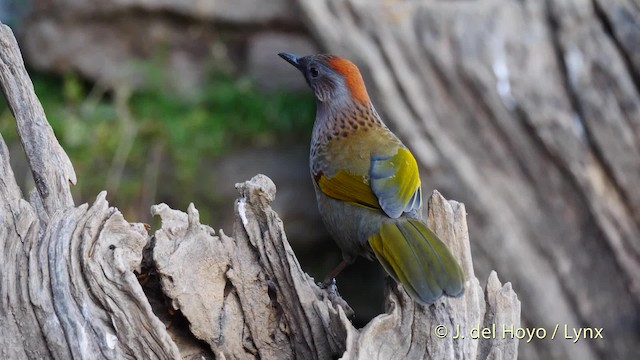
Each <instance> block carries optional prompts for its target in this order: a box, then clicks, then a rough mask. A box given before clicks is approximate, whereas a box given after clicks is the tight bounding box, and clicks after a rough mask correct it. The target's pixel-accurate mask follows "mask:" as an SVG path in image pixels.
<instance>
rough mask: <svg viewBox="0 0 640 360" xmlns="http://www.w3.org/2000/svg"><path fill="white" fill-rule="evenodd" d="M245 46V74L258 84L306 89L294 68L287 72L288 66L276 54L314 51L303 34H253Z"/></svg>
mask: <svg viewBox="0 0 640 360" xmlns="http://www.w3.org/2000/svg"><path fill="white" fill-rule="evenodd" d="M248 48H249V55H248V62H249V65H248V67H249V74H251V76H252V77H253V79H255V80H256V83H257V84H258V86H260V87H262V88H264V89H268V90H272V89H279V88H288V89H298V90H303V89H304V90H306V89H307V84H306V83H305V81H304V78H303V77H302V76H300V74H299V73H298V72H297V71H291V66H290V65H289V64H287V63H285V62H284V61H282V59H281V58H280V57H279V56H276V54H277V53H279V52H283V51H287V52H292V53H295V54H300V55H307V54H315V53H317V52H318V49H317V47H316V46H314V44H313V43H312V42H311V41H309V38H308V37H307V36H304V35H300V34H285V33H275V32H268V33H262V34H257V35H255V36H253V37H252V38H251V40H250V41H249V46H248Z"/></svg>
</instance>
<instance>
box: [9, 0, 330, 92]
mask: <svg viewBox="0 0 640 360" xmlns="http://www.w3.org/2000/svg"><path fill="white" fill-rule="evenodd" d="M295 9H296V7H295V5H294V4H293V2H292V1H290V0H277V1H269V2H258V1H257V0H234V1H231V0H226V1H178V2H173V1H168V0H118V1H115V0H107V1H101V2H92V1H81V0H34V1H33V7H32V10H31V12H30V13H29V14H28V18H27V20H26V21H24V22H22V23H21V25H20V27H19V30H20V31H19V34H20V35H21V36H20V43H21V47H22V49H23V52H24V56H25V60H26V61H27V63H28V64H29V65H31V66H33V67H34V68H36V69H38V70H42V71H49V72H56V73H65V72H69V71H74V72H78V73H80V74H81V75H82V76H83V77H85V78H87V79H89V80H92V81H98V82H100V83H101V84H102V85H104V86H106V87H107V88H113V87H116V86H122V85H127V86H134V87H135V86H140V85H141V84H143V83H147V82H152V83H153V84H154V85H156V83H157V82H158V81H161V84H169V85H170V86H171V88H172V89H174V90H175V91H176V92H177V93H179V94H182V95H187V96H189V95H192V94H193V93H196V92H197V91H198V89H199V88H200V86H201V85H202V84H203V82H204V81H205V80H206V79H207V74H208V72H209V71H210V70H211V69H213V68H224V69H227V68H228V67H229V65H231V66H232V68H231V69H229V70H232V71H236V72H237V73H239V74H245V73H250V74H252V75H253V76H254V77H255V78H256V79H257V80H258V82H259V84H260V85H261V86H264V87H265V88H267V89H274V88H276V87H278V86H285V87H293V88H300V87H302V86H303V83H302V81H301V79H300V78H299V76H296V75H297V74H295V73H292V72H291V71H285V69H286V67H285V66H282V64H279V65H276V63H277V62H280V59H278V57H277V56H276V54H277V53H278V52H279V51H283V50H289V51H299V52H302V53H307V52H316V51H317V50H316V48H317V47H316V46H315V43H314V41H313V40H312V39H311V38H310V37H309V36H308V35H307V32H306V30H305V29H304V28H303V26H302V24H301V23H300V18H299V17H297V16H295V13H296V11H295ZM287 70H288V69H287ZM273 74H275V75H276V76H273ZM267 77H270V78H271V80H273V81H269V80H268V78H267Z"/></svg>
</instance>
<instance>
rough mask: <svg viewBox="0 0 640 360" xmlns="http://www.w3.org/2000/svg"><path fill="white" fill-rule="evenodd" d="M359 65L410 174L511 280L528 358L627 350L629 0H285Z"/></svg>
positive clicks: (633, 10)
mask: <svg viewBox="0 0 640 360" xmlns="http://www.w3.org/2000/svg"><path fill="white" fill-rule="evenodd" d="M298 3H299V4H300V6H301V8H302V9H303V12H304V13H305V14H306V18H307V24H308V25H309V27H310V28H311V29H312V31H313V32H314V34H315V35H316V38H317V39H318V40H319V41H321V42H322V43H323V44H324V47H325V48H326V50H327V51H328V52H330V53H336V54H339V55H341V56H345V57H348V58H350V59H352V60H354V62H355V63H356V64H357V65H359V66H360V68H361V70H362V71H363V72H364V73H365V81H367V82H368V85H369V86H368V89H369V92H370V94H371V95H372V98H373V102H374V104H376V106H377V110H378V111H379V112H381V113H382V114H383V117H384V119H385V121H386V122H387V123H388V124H389V125H390V126H391V127H392V128H394V129H395V130H396V131H397V133H398V135H399V136H400V137H401V138H402V139H403V140H404V141H405V143H406V144H407V145H408V146H409V148H411V149H412V151H413V153H414V154H415V156H416V158H417V159H418V161H419V163H420V165H421V168H422V174H423V176H424V179H423V184H424V185H423V186H424V187H425V188H426V189H428V188H430V187H433V188H437V189H439V190H440V191H442V192H443V193H445V194H447V196H451V197H455V198H457V199H460V200H462V201H464V202H465V203H466V204H467V206H468V209H469V213H470V216H469V222H470V227H471V228H472V229H473V234H474V239H476V241H472V252H473V254H474V260H475V261H474V262H475V264H476V269H477V271H478V272H479V274H480V277H482V276H486V274H488V273H489V271H490V270H492V269H496V270H497V271H498V272H499V273H500V274H502V275H503V276H507V277H508V278H509V279H510V280H512V281H513V285H514V288H515V289H516V291H517V292H518V294H519V296H520V298H521V300H522V301H523V308H524V309H526V310H525V311H523V323H524V324H525V325H527V326H528V327H544V328H546V329H553V327H554V326H555V325H556V324H562V325H564V324H567V325H568V326H569V327H597V328H603V329H604V331H605V332H606V333H607V334H608V335H607V339H606V340H605V341H580V342H578V343H575V344H574V343H573V342H571V341H564V340H562V341H533V342H531V343H528V344H521V347H520V350H521V354H522V355H523V357H525V358H527V359H547V358H572V359H595V358H611V357H613V358H626V357H629V356H630V354H635V355H636V356H640V282H639V281H640V278H639V277H638V274H640V242H639V241H638V239H640V217H639V214H640V202H639V201H638V199H639V196H640V192H639V191H638V189H639V188H640V126H639V124H640V95H639V89H640V81H639V77H638V74H639V73H640V67H639V62H638V59H639V56H640V46H638V44H640V42H639V39H640V26H638V22H639V19H640V8H639V7H638V3H637V1H636V2H634V1H625V0H615V1H590V0H558V1H537V0H523V1H516V0H478V1H462V2H461V1H369V2H364V1H356V0H347V1H341V0H320V1H314V0H299V1H298Z"/></svg>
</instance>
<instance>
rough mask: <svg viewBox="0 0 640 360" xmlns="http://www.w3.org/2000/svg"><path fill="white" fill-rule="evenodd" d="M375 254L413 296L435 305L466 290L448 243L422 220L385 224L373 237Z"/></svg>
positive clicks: (420, 300)
mask: <svg viewBox="0 0 640 360" xmlns="http://www.w3.org/2000/svg"><path fill="white" fill-rule="evenodd" d="M369 245H370V246H371V249H373V252H374V254H375V255H376V257H377V258H378V260H379V261H380V263H381V264H382V266H383V267H384V268H385V270H387V272H388V273H389V275H391V276H392V277H393V278H394V279H395V280H396V281H399V282H400V283H402V285H403V286H404V288H405V290H406V291H407V293H409V295H411V297H412V298H414V299H415V300H416V301H418V302H420V303H423V304H433V303H434V302H435V301H436V300H438V299H439V298H440V297H441V296H442V295H443V294H445V295H448V296H460V295H462V293H463V292H464V278H463V275H462V269H461V268H460V265H458V262H457V261H456V259H455V258H454V257H453V255H452V254H451V252H450V251H449V249H448V248H447V246H446V245H445V244H444V243H443V242H442V241H441V240H440V239H438V237H437V236H436V234H434V233H433V232H432V231H431V230H429V228H428V227H427V226H426V225H425V224H423V223H422V222H421V221H419V220H415V219H409V218H400V219H396V220H395V221H394V222H388V223H383V224H382V226H380V231H379V233H377V234H375V235H373V236H371V237H370V238H369Z"/></svg>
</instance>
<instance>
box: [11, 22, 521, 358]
mask: <svg viewBox="0 0 640 360" xmlns="http://www.w3.org/2000/svg"><path fill="white" fill-rule="evenodd" d="M0 80H1V83H2V88H3V91H4V93H5V96H6V98H7V101H8V103H9V106H10V107H11V110H12V112H13V113H14V115H15V117H16V120H17V123H18V129H19V132H20V137H21V140H22V143H23V146H24V148H25V150H26V155H27V158H28V160H29V164H30V167H31V169H32V171H33V174H34V178H35V179H36V182H35V184H36V190H35V191H33V192H32V193H31V196H30V199H29V201H26V200H24V199H23V198H22V195H21V192H20V189H19V188H18V186H17V185H16V182H15V179H14V176H13V173H12V170H11V167H10V165H9V154H8V151H7V148H6V146H5V144H4V142H3V141H2V138H1V137H0V155H1V156H0V241H1V246H0V259H1V261H2V264H1V265H0V269H1V272H2V276H1V281H2V282H1V286H0V296H1V301H2V304H1V307H0V356H1V357H2V358H11V359H22V358H72V357H73V358H112V359H122V358H145V359H147V358H179V357H181V356H183V355H185V356H186V355H187V354H188V351H187V350H188V349H187V347H185V346H182V345H181V346H180V347H179V346H178V341H177V340H176V337H172V332H171V331H170V330H168V329H167V328H166V326H165V324H164V323H163V322H162V321H160V319H159V318H158V316H157V315H156V314H154V313H153V311H152V307H151V305H150V303H149V301H148V299H147V297H146V295H145V293H144V292H143V289H142V286H141V285H140V283H139V282H138V279H137V278H136V276H135V274H134V270H137V269H139V268H140V266H141V262H142V257H143V249H144V248H145V245H147V243H148V242H149V239H150V237H149V235H148V234H147V231H146V229H145V226H144V225H143V224H135V223H128V222H127V221H125V220H124V219H123V217H122V215H121V214H120V212H119V211H118V210H117V209H116V208H113V207H109V204H108V203H107V201H106V200H105V196H106V193H105V192H102V193H100V194H99V195H98V196H97V198H96V201H95V202H94V203H93V204H92V205H91V206H89V205H87V204H83V205H80V206H75V205H74V203H73V200H72V198H71V195H70V194H71V193H70V182H74V181H75V175H74V172H73V167H72V166H71V163H70V161H69V159H68V157H67V156H66V154H65V153H64V151H63V150H62V148H61V147H60V145H59V144H58V142H57V140H56V138H55V136H54V134H53V132H52V130H51V128H50V126H49V124H48V123H47V121H46V118H45V116H44V113H43V112H42V108H41V106H40V104H39V102H38V100H37V98H36V96H35V94H34V92H33V87H32V85H31V81H30V79H29V77H28V75H27V73H26V71H25V69H24V65H23V63H22V59H21V56H20V53H19V50H18V46H17V43H16V41H15V39H14V37H13V34H12V33H11V31H10V29H9V28H8V27H6V26H4V25H1V24H0ZM237 187H238V190H239V192H240V198H239V199H238V201H237V202H236V206H235V212H236V225H235V228H234V236H233V237H229V236H227V235H225V234H224V233H222V232H220V234H219V235H218V236H216V235H215V234H214V231H213V229H211V228H210V227H208V226H206V225H202V224H200V222H199V218H198V212H197V210H196V209H195V207H194V206H193V205H191V206H189V209H188V211H187V213H186V214H185V213H183V212H180V211H176V210H172V209H170V208H169V207H168V206H166V205H164V204H161V205H156V206H154V207H153V209H152V212H153V213H154V214H155V215H158V216H160V218H161V220H162V227H161V229H159V230H158V231H157V232H156V234H155V245H154V246H153V247H148V248H147V251H150V252H152V257H153V261H152V262H153V263H154V266H155V268H156V269H155V271H156V272H157V274H158V276H159V278H160V282H161V284H162V291H163V292H164V293H165V294H166V296H167V297H168V298H169V299H170V300H171V306H172V307H173V308H175V309H179V310H180V311H181V313H182V314H183V315H184V317H185V318H186V319H187V320H188V321H189V324H190V332H191V334H192V338H196V339H200V340H203V341H204V342H206V344H207V345H208V346H209V347H210V349H211V351H212V352H213V354H214V355H215V357H217V358H233V359H246V358H262V359H287V358H301V359H311V358H319V359H327V358H336V357H339V356H342V357H343V358H345V359H355V358H361V359H369V358H374V357H375V358H432V359H452V358H465V359H478V358H480V359H485V358H490V359H497V358H503V359H514V358H516V357H517V351H518V348H517V346H518V339H516V338H508V337H507V338H504V337H503V336H501V335H502V334H501V333H498V335H497V336H496V337H494V338H488V339H483V338H480V339H477V338H475V339H474V338H472V337H471V336H469V335H472V333H471V329H472V328H474V327H475V328H477V327H479V326H491V325H492V324H496V326H497V328H498V329H501V328H502V327H503V326H504V325H506V326H514V327H518V326H519V325H520V302H519V301H518V299H517V297H516V295H515V293H514V292H513V290H512V289H511V286H510V284H509V283H507V284H506V285H504V286H503V285H502V284H501V283H500V282H499V280H498V278H497V275H496V274H495V273H492V274H491V276H490V277H489V282H488V285H487V287H486V290H485V292H483V291H482V289H481V287H480V285H479V281H478V279H477V278H476V277H475V275H474V272H473V264H472V261H471V253H470V245H469V236H468V232H467V225H466V212H465V207H464V205H462V204H461V203H457V202H454V201H446V200H445V199H444V198H443V197H442V196H441V195H440V194H439V193H434V194H433V195H432V197H431V199H430V202H429V224H430V226H431V227H432V228H433V229H434V231H435V232H436V233H438V234H439V235H440V236H441V238H442V239H443V240H444V241H445V242H446V243H448V244H449V246H450V247H451V249H452V251H453V253H454V254H455V256H456V257H457V258H458V259H460V261H461V263H462V266H463V269H464V272H465V275H466V277H467V279H468V281H467V286H466V292H465V295H464V296H463V297H460V298H457V299H444V300H442V301H440V302H438V303H436V304H435V305H432V306H428V307H426V306H421V305H416V304H415V303H414V302H413V301H411V299H410V298H409V297H408V296H407V294H406V293H405V292H404V290H402V288H401V287H399V286H398V285H396V284H395V283H393V281H389V282H388V286H387V292H388V294H387V308H388V312H387V313H386V314H381V315H379V316H378V317H376V318H374V319H373V320H372V321H371V322H370V323H369V324H368V325H367V326H365V327H364V328H362V329H356V328H354V327H353V326H352V325H351V323H350V321H349V318H348V314H349V313H350V311H351V310H350V309H349V307H348V305H347V304H346V303H345V302H344V301H343V300H342V299H341V298H340V296H339V295H338V294H337V292H336V289H335V287H331V288H329V289H321V288H319V287H318V286H317V285H316V283H315V281H314V279H312V278H310V277H309V276H308V275H307V274H305V273H304V272H303V271H302V270H301V268H300V265H299V263H298V261H297V259H296V257H295V255H294V253H293V251H292V249H291V247H290V246H289V243H288V242H287V239H286V236H285V233H284V230H283V225H282V221H281V220H280V219H279V218H278V216H277V214H276V213H275V212H274V211H273V210H272V209H271V207H270V205H269V204H270V202H271V201H272V200H273V199H274V196H275V185H274V184H273V182H272V181H271V180H270V179H269V178H267V177H266V176H263V175H258V176H256V177H254V178H253V179H251V180H250V181H247V182H245V183H241V184H238V186H237ZM438 325H441V326H444V327H445V328H446V329H447V330H448V331H449V334H448V335H447V336H444V337H443V338H440V337H438V335H437V333H436V332H435V330H436V328H437V326H438ZM458 326H459V327H460V329H461V332H462V333H463V334H466V335H467V336H466V338H465V339H460V340H454V339H453V334H454V331H455V330H456V327H458ZM192 348H193V346H191V348H189V349H192ZM189 351H191V350H189ZM205 355H206V353H205Z"/></svg>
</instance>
